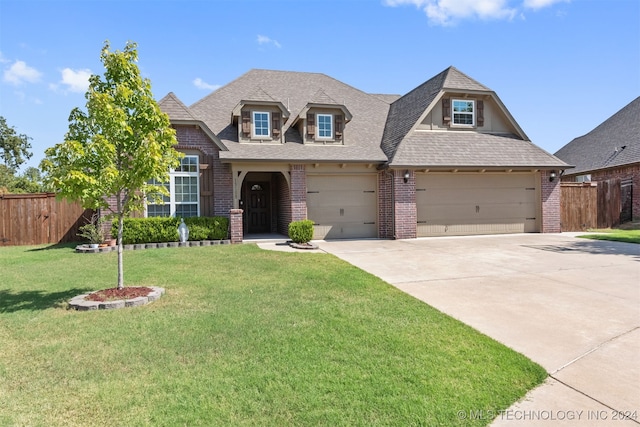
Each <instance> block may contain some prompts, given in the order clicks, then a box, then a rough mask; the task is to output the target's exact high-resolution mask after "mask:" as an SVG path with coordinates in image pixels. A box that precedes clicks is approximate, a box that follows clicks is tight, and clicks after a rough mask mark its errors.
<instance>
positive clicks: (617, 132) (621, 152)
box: [555, 96, 640, 175]
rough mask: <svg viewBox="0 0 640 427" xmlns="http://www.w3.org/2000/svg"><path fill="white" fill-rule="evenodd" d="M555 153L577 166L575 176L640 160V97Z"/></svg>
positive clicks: (573, 171) (573, 173)
mask: <svg viewBox="0 0 640 427" xmlns="http://www.w3.org/2000/svg"><path fill="white" fill-rule="evenodd" d="M555 155H556V156H557V157H559V158H561V159H562V160H564V161H565V162H567V163H570V164H573V165H575V167H576V168H575V169H574V170H572V171H571V174H572V175H575V174H584V173H585V172H591V171H595V170H598V169H607V168H611V167H617V166H624V165H628V164H632V163H638V162H640V96H639V97H637V98H636V99H634V100H633V101H631V102H630V103H629V104H628V105H627V106H625V107H624V108H622V109H621V110H620V111H618V112H617V113H615V114H614V115H613V116H611V117H609V118H608V119H607V120H605V121H604V122H602V123H601V124H600V125H599V126H598V127H596V128H595V129H593V130H592V131H591V132H589V133H587V134H586V135H583V136H581V137H578V138H575V139H573V140H572V141H571V142H569V143H568V144H567V145H565V146H564V147H562V148H561V149H560V150H558V152H556V154H555Z"/></svg>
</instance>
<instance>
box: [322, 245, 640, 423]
mask: <svg viewBox="0 0 640 427" xmlns="http://www.w3.org/2000/svg"><path fill="white" fill-rule="evenodd" d="M318 243H319V245H320V249H322V250H324V251H326V252H329V253H331V254H334V255H336V256H338V257H339V258H342V259H343V260H345V261H347V262H349V263H351V264H353V265H356V266H358V267H360V268H362V269H363V270H365V271H368V272H370V273H372V274H374V275H376V276H378V277H380V278H382V279H383V280H385V281H387V282H389V283H391V284H392V285H394V286H396V287H397V288H399V289H401V290H403V291H405V292H407V293H408V294H410V295H413V296H414V297H416V298H418V299H420V300H422V301H424V302H426V303H428V304H429V305H431V306H433V307H436V308H437V309H439V310H441V311H443V312H445V313H447V314H449V315H450V316H452V317H454V318H456V319H459V320H461V321H462V322H464V323H466V324H468V325H471V326H472V327H474V328H476V329H477V330H479V331H480V332H483V333H485V334H486V335H489V336H490V337H492V338H494V339H496V340H497V341H500V342H502V343H504V344H505V345H507V346H509V347H511V348H512V349H514V350H516V351H518V352H521V353H523V354H525V355H526V356H528V357H529V358H530V359H532V360H534V361H536V362H537V363H539V364H540V365H542V366H543V367H544V368H545V369H546V370H547V372H549V375H550V376H549V378H548V379H547V381H546V382H545V383H544V384H543V385H541V386H540V387H538V388H536V389H534V390H532V391H531V392H530V393H529V394H528V395H527V396H526V398H525V399H523V400H522V401H520V402H518V403H516V404H515V405H514V406H512V407H511V408H510V409H509V410H508V411H505V412H504V413H503V414H500V415H498V417H497V418H496V419H495V421H494V423H493V424H492V425H494V426H524V425H526V426H531V425H541V426H550V425H562V426H564V425H567V426H577V425H580V426H583V425H597V426H601V425H616V426H622V425H625V426H626V425H636V426H637V425H640V423H639V422H638V420H640V246H639V245H632V244H626V243H615V242H603V241H592V240H585V239H577V238H575V234H570V233H563V234H550V235H545V234H519V235H504V236H479V237H449V238H429V239H416V240H395V241H392V240H359V241H321V242H318ZM466 409H468V410H469V411H473V410H479V409H481V408H466ZM620 413H629V414H631V416H632V417H633V416H634V414H635V420H629V419H620V418H621V416H620Z"/></svg>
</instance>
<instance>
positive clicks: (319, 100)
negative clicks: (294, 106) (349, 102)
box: [310, 89, 338, 104]
mask: <svg viewBox="0 0 640 427" xmlns="http://www.w3.org/2000/svg"><path fill="white" fill-rule="evenodd" d="M310 102H311V103H314V104H338V103H337V102H336V101H335V100H334V99H333V98H331V97H330V96H329V95H327V93H326V92H325V91H324V89H318V91H317V92H316V93H315V94H314V95H313V96H312V97H311V100H310Z"/></svg>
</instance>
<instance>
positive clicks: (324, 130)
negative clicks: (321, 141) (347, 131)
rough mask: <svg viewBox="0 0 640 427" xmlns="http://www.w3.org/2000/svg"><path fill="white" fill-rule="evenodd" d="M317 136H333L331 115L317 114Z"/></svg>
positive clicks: (328, 137)
mask: <svg viewBox="0 0 640 427" xmlns="http://www.w3.org/2000/svg"><path fill="white" fill-rule="evenodd" d="M316 121H317V123H318V138H327V139H330V138H333V116H332V115H331V114H318V115H317V118H316Z"/></svg>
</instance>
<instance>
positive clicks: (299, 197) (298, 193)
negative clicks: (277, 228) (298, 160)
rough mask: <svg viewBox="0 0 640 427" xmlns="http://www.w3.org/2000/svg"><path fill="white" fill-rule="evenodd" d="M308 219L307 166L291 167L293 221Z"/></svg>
mask: <svg viewBox="0 0 640 427" xmlns="http://www.w3.org/2000/svg"><path fill="white" fill-rule="evenodd" d="M303 219H307V173H306V167H305V165H291V221H300V220H303Z"/></svg>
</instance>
